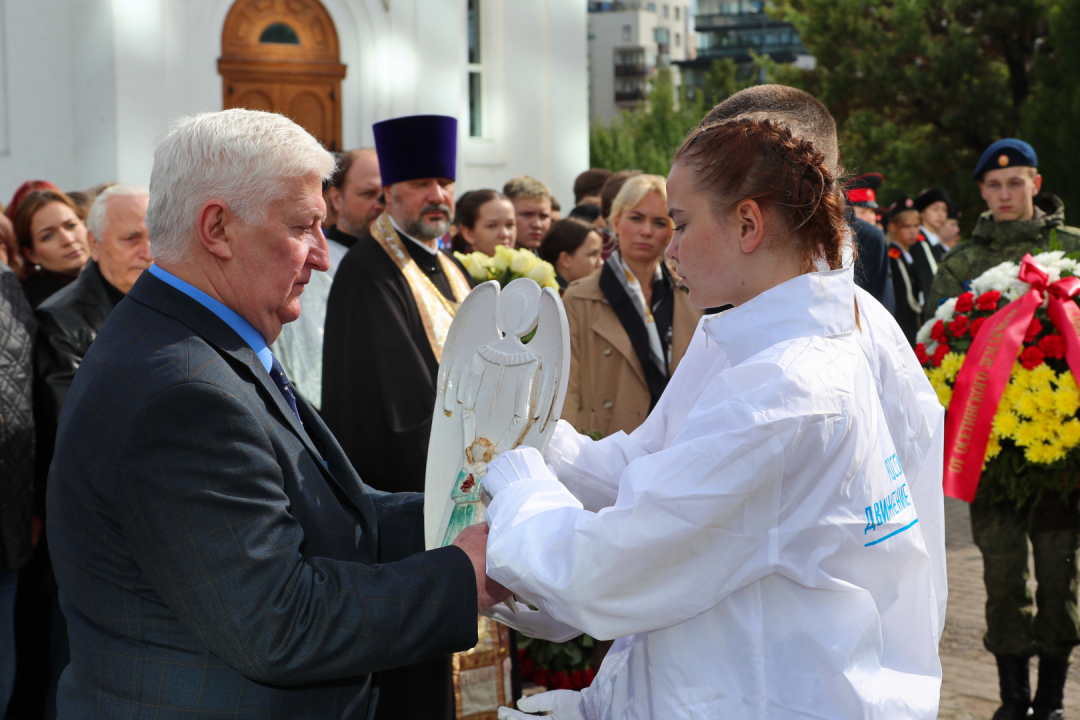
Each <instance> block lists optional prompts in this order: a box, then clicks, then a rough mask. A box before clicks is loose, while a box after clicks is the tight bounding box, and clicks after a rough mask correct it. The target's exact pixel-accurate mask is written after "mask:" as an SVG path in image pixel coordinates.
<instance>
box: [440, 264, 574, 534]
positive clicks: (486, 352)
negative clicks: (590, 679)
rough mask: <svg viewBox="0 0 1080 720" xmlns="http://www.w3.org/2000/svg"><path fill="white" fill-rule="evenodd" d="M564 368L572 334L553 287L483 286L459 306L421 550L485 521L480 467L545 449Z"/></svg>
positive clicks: (558, 407) (562, 390)
mask: <svg viewBox="0 0 1080 720" xmlns="http://www.w3.org/2000/svg"><path fill="white" fill-rule="evenodd" d="M533 328H536V334H535V335H534V336H533V337H532V338H531V340H529V342H528V343H527V344H526V343H523V342H522V340H521V338H523V337H525V336H527V335H528V334H529V333H530V332H531V331H532V330H533ZM569 371H570V329H569V326H568V324H567V321H566V313H565V311H564V310H563V306H562V301H561V300H560V299H559V295H558V293H556V292H555V291H554V290H551V289H550V288H548V289H544V290H542V291H541V289H540V286H539V285H537V284H536V283H535V282H533V281H532V280H529V279H527V278H521V279H518V280H515V281H513V282H512V283H510V284H509V285H507V286H506V288H505V289H503V290H501V291H500V289H499V283H497V282H495V281H491V282H486V283H484V284H483V285H480V286H479V287H477V288H476V289H474V290H473V291H472V292H471V293H469V295H468V296H467V297H466V298H465V300H464V302H462V303H461V307H460V308H458V311H457V313H456V314H455V316H454V321H453V324H451V326H450V330H449V333H448V334H447V338H446V343H445V344H444V345H443V354H442V362H441V364H440V366H439V378H438V384H437V386H436V392H437V395H436V401H435V412H434V417H433V419H432V423H431V439H430V441H429V443H428V460H427V475H426V482H425V499H424V531H425V541H426V546H427V548H428V549H431V548H436V547H442V546H445V545H449V544H450V543H451V542H453V540H454V538H456V537H457V535H458V533H460V532H461V531H462V530H464V529H465V528H466V527H469V526H470V525H475V524H477V523H479V522H482V521H483V520H484V505H483V502H482V499H481V484H480V481H481V479H483V477H484V474H485V473H486V471H487V465H488V463H490V462H491V461H492V460H494V459H495V458H497V457H498V456H499V455H501V454H502V453H504V452H506V451H507V450H512V449H514V448H516V447H518V446H520V445H527V446H531V447H535V448H537V449H538V450H540V451H541V452H543V450H544V448H546V447H547V444H548V441H549V440H550V439H551V434H552V433H553V432H554V431H555V424H556V422H557V421H558V419H559V416H560V415H561V414H562V406H563V400H564V398H565V397H566V386H567V381H568V379H569Z"/></svg>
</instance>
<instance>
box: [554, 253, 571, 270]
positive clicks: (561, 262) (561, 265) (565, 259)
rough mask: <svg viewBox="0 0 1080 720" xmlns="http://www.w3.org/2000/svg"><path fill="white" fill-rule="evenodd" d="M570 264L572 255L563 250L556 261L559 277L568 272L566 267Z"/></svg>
mask: <svg viewBox="0 0 1080 720" xmlns="http://www.w3.org/2000/svg"><path fill="white" fill-rule="evenodd" d="M569 264H570V253H568V252H566V251H565V250H563V251H562V252H560V253H559V257H558V258H556V260H555V272H557V273H559V275H562V274H563V271H564V270H566V266H567V265H569Z"/></svg>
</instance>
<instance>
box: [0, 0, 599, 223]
mask: <svg viewBox="0 0 1080 720" xmlns="http://www.w3.org/2000/svg"><path fill="white" fill-rule="evenodd" d="M323 5H324V6H325V7H326V9H327V11H328V12H329V13H330V15H331V17H332V18H333V20H334V23H335V26H336V29H337V32H338V39H339V44H340V49H341V62H343V63H345V64H346V65H347V67H348V70H347V74H346V77H345V79H344V81H343V84H342V133H343V138H342V139H343V143H344V146H345V147H358V146H367V145H372V144H373V134H372V130H371V125H372V124H373V123H375V122H377V121H378V120H382V119H385V118H389V117H396V116H399V115H408V114H414V113H441V114H448V115H455V116H457V117H458V118H459V120H460V123H461V144H460V148H459V177H458V183H457V185H458V189H459V192H464V191H465V190H468V189H474V188H480V187H494V188H501V187H502V184H503V183H504V182H505V181H506V180H507V179H509V178H510V177H511V176H513V175H517V174H521V173H528V174H530V175H534V176H536V177H537V178H540V179H541V180H543V181H545V182H547V183H548V184H549V185H550V186H551V187H552V189H553V191H554V192H555V193H556V196H557V197H558V198H559V199H560V200H561V201H562V202H563V204H564V205H565V204H567V203H569V202H571V201H572V194H571V187H572V184H573V179H574V177H576V175H577V173H578V172H580V171H581V170H584V169H585V168H586V167H587V166H588V107H587V102H588V100H587V77H586V73H587V69H586V68H587V66H586V63H587V58H586V38H585V34H586V28H585V24H586V13H585V6H584V4H583V3H581V2H580V1H579V0H530V1H529V2H519V1H518V0H481V7H482V12H483V18H484V24H483V25H482V27H483V28H484V33H485V52H486V55H487V57H489V58H490V60H488V61H487V63H486V64H485V69H484V72H485V81H486V86H485V98H484V99H485V103H486V104H487V106H488V109H489V112H488V115H487V116H486V117H485V121H486V125H487V126H489V127H490V128H491V132H490V134H489V135H488V136H487V137H485V138H482V139H473V138H469V137H468V85H467V77H468V76H467V64H466V61H467V40H466V0H449V1H445V0H323ZM231 6H232V0H0V10H2V11H3V12H2V13H0V23H2V28H0V30H2V35H0V38H2V42H3V50H4V52H3V53H2V54H0V63H2V64H3V65H2V66H0V201H3V200H6V199H7V198H10V197H11V194H12V193H13V192H14V190H15V188H16V187H17V186H18V185H19V184H20V183H21V182H23V181H24V180H27V179H32V178H42V179H48V180H51V181H52V182H55V183H56V184H57V185H59V186H60V187H62V188H63V189H65V190H74V189H79V188H84V187H88V186H91V185H94V184H97V183H99V182H103V181H106V180H116V181H120V182H129V183H134V184H138V185H143V186H146V185H148V184H149V181H150V168H151V165H152V161H153V150H152V149H153V143H154V140H155V138H157V137H158V136H159V135H160V134H161V133H162V132H163V131H164V130H165V129H166V127H167V125H168V122H169V121H170V120H171V119H173V118H176V117H178V116H181V115H185V114H192V113H198V112H205V111H211V110H219V109H221V107H222V89H221V88H222V84H221V83H222V81H221V76H220V75H219V74H218V71H217V60H218V58H219V57H220V56H221V31H222V28H223V26H224V22H225V17H226V15H227V14H228V12H229V9H230V7H231ZM13 99H15V102H12V100H13ZM5 108H6V110H7V115H6V119H7V123H6V127H5V123H4V121H3V119H2V116H3V113H2V111H3V110H4V109H5Z"/></svg>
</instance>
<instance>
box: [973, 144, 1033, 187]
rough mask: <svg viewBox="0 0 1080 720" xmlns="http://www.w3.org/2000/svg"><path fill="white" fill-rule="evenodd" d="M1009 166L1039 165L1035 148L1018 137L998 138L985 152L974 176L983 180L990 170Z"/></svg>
mask: <svg viewBox="0 0 1080 720" xmlns="http://www.w3.org/2000/svg"><path fill="white" fill-rule="evenodd" d="M1007 167H1039V159H1038V158H1037V157H1036V156H1035V148H1033V147H1031V146H1030V145H1028V144H1027V143H1026V142H1024V141H1023V140H1017V139H1016V138H1005V139H1004V140H998V141H997V142H996V143H994V144H993V145H991V146H990V147H988V148H986V150H985V152H983V154H982V157H981V158H979V164H978V165H977V166H976V167H975V174H974V175H972V178H973V179H975V180H982V176H983V173H985V172H987V171H988V170H1000V169H1001V168H1007Z"/></svg>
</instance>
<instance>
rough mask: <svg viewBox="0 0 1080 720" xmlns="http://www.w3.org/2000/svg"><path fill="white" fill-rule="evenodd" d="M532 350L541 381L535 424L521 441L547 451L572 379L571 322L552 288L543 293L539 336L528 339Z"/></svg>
mask: <svg viewBox="0 0 1080 720" xmlns="http://www.w3.org/2000/svg"><path fill="white" fill-rule="evenodd" d="M529 349H530V350H532V351H533V352H534V353H536V355H537V356H538V357H539V358H540V381H539V383H538V385H537V394H536V404H535V406H534V407H533V423H532V425H531V426H530V427H529V430H528V432H526V433H525V437H524V438H522V441H521V444H522V445H529V446H531V447H534V448H536V449H537V450H539V451H540V452H544V450H545V449H547V445H548V442H549V441H550V440H551V435H552V433H554V432H555V424H556V422H558V420H559V418H560V417H561V416H562V408H563V401H564V400H566V386H567V384H568V383H569V382H570V323H568V322H567V320H566V310H564V309H563V304H562V300H561V299H560V298H559V294H558V293H557V292H555V291H554V290H552V289H551V288H544V292H543V293H542V294H541V295H540V314H539V317H538V318H537V323H536V335H534V336H533V339H532V340H530V341H529Z"/></svg>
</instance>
